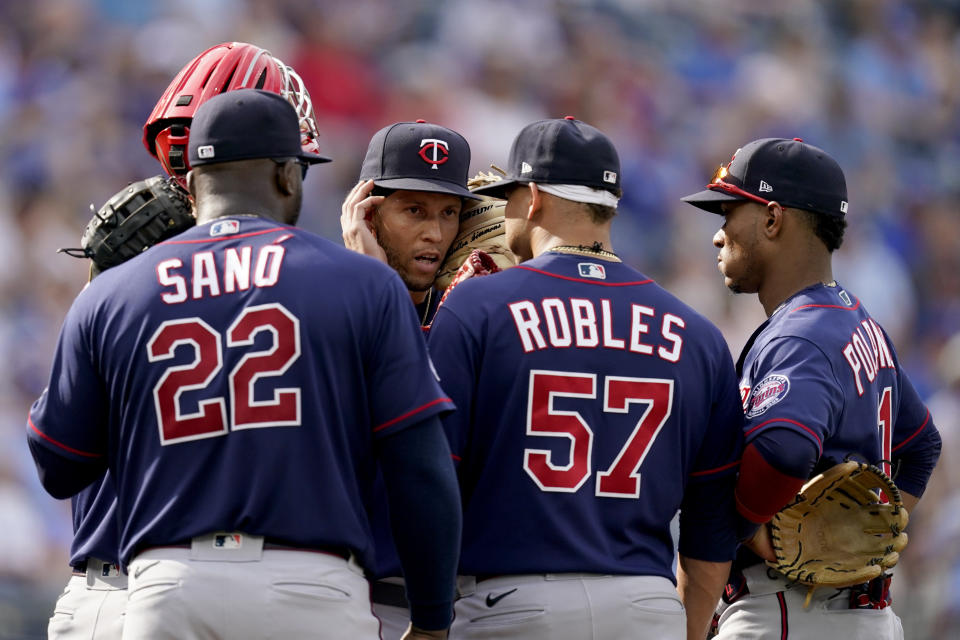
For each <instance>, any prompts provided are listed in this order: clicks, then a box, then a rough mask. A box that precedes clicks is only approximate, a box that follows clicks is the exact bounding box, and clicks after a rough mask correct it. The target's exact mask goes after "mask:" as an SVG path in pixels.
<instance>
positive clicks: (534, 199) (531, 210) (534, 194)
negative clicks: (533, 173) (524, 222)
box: [527, 182, 543, 220]
mask: <svg viewBox="0 0 960 640" xmlns="http://www.w3.org/2000/svg"><path fill="white" fill-rule="evenodd" d="M527 188H528V189H530V204H529V206H528V207H527V219H528V220H530V219H532V218H533V216H534V215H535V214H536V213H537V211H539V210H540V206H541V205H542V203H543V199H542V198H541V197H540V189H538V188H537V183H536V182H528V183H527Z"/></svg>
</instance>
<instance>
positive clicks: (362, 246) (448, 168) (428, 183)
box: [340, 120, 479, 326]
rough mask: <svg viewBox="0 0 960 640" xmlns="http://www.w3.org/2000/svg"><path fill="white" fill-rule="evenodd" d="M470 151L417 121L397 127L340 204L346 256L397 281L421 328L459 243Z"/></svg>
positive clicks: (374, 144)
mask: <svg viewBox="0 0 960 640" xmlns="http://www.w3.org/2000/svg"><path fill="white" fill-rule="evenodd" d="M469 169H470V145H468V144H467V141H466V140H465V139H464V138H463V136H461V135H460V134H459V133H457V132H456V131H453V130H451V129H447V128H446V127H442V126H440V125H438V124H432V123H429V122H425V121H423V120H417V121H416V122H397V123H395V124H392V125H389V126H387V127H384V128H383V129H380V130H379V131H378V132H377V133H375V134H374V135H373V138H372V139H371V140H370V144H369V146H368V147H367V154H366V157H365V158H364V160H363V165H362V166H361V168H360V182H359V183H358V184H357V185H356V186H355V187H354V188H353V189H352V190H351V191H350V193H349V194H347V197H346V199H344V201H343V207H342V215H341V217H340V225H341V227H342V230H343V242H344V244H345V245H346V246H347V248H349V249H353V250H354V251H357V252H359V253H363V254H366V255H369V256H372V257H374V258H377V259H378V260H381V261H383V262H386V263H387V264H389V265H390V266H391V267H393V269H394V270H395V271H396V272H397V273H398V274H399V275H400V278H401V280H403V282H404V283H405V284H406V285H407V289H408V290H409V291H410V298H411V299H412V300H413V302H414V304H415V305H416V307H417V314H418V315H419V317H420V321H421V324H422V325H423V326H427V325H429V324H430V322H431V320H432V319H433V314H434V313H435V312H436V308H437V304H438V303H439V301H440V296H439V294H438V293H437V292H435V291H434V280H435V279H436V277H437V272H438V271H439V270H440V266H441V265H442V263H443V259H444V257H445V256H446V255H447V250H448V249H450V245H451V244H452V243H453V240H454V238H455V237H456V235H457V229H458V227H459V222H460V210H461V209H462V208H463V204H464V200H471V201H473V200H479V198H478V197H477V196H475V195H474V194H473V193H471V192H470V191H469V190H468V189H467V174H468V171H469Z"/></svg>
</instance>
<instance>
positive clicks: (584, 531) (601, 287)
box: [428, 118, 743, 640]
mask: <svg viewBox="0 0 960 640" xmlns="http://www.w3.org/2000/svg"><path fill="white" fill-rule="evenodd" d="M507 166H508V172H507V176H506V177H505V178H504V179H503V180H501V181H500V182H498V183H495V184H493V185H490V186H489V187H485V188H481V189H478V190H477V191H478V192H479V193H484V194H486V193H492V194H493V195H500V196H505V197H506V198H507V203H506V225H507V229H506V235H507V240H508V242H509V245H510V248H511V249H512V250H513V251H514V252H515V253H516V254H517V256H518V257H520V258H521V259H523V260H524V261H523V262H521V263H520V264H519V265H517V266H516V267H513V268H510V269H507V270H505V271H503V272H501V273H494V274H492V275H488V276H485V277H483V278H470V279H467V280H465V281H463V282H461V283H460V284H459V285H457V287H456V288H455V289H454V290H453V291H452V292H450V293H449V295H448V296H447V298H446V300H445V301H444V303H443V305H442V306H441V307H440V309H439V310H438V311H437V315H436V318H435V319H434V323H433V327H432V328H431V330H430V334H429V336H428V345H429V347H430V352H431V353H432V354H434V356H435V364H436V368H437V373H438V374H439V376H440V384H441V385H442V386H443V388H444V389H445V390H446V391H447V393H449V394H450V396H451V399H453V400H454V402H455V403H456V405H457V411H455V412H454V413H452V414H450V415H449V416H447V417H445V418H444V428H445V429H446V431H447V436H448V438H449V439H450V446H451V449H452V451H453V454H454V455H455V456H456V460H457V461H458V462H457V464H458V465H459V469H458V477H459V479H460V486H461V493H462V494H463V496H464V527H463V531H464V535H463V544H462V551H461V557H460V571H461V573H462V574H463V575H462V577H461V580H460V582H461V593H462V594H463V597H462V598H460V599H459V600H457V603H456V616H455V620H454V626H453V628H452V630H451V635H452V636H453V637H470V638H473V637H476V638H481V637H488V636H487V634H489V633H491V631H490V630H491V629H492V628H496V635H497V637H499V638H523V639H524V640H531V639H532V640H548V639H549V640H567V639H569V640H582V639H583V638H630V637H644V638H683V637H689V638H703V637H705V636H706V633H707V627H708V626H709V622H710V619H711V617H712V615H713V608H714V606H715V604H716V600H717V599H718V598H719V597H720V594H721V592H722V590H723V585H724V582H725V580H726V576H727V573H728V571H729V566H730V560H731V559H732V558H733V554H734V550H735V547H736V530H735V523H736V520H735V508H734V505H733V484H734V482H735V476H736V461H737V459H738V458H739V454H740V442H741V440H742V433H741V429H740V425H741V422H742V419H743V416H742V413H741V411H740V404H739V398H738V396H737V386H736V378H735V376H734V369H733V360H732V358H731V357H730V352H729V350H728V349H727V346H726V344H725V342H724V340H723V337H722V336H721V334H720V332H719V330H718V329H717V328H716V327H715V326H713V325H712V324H710V322H708V321H707V320H706V319H705V318H703V317H702V316H700V315H699V314H697V313H696V312H695V311H693V310H692V309H691V308H690V307H689V306H687V305H685V304H684V303H683V302H681V301H680V300H678V299H677V298H676V297H675V296H673V295H671V294H670V293H668V292H667V291H665V290H664V289H662V288H661V287H660V286H658V285H657V284H656V283H655V282H653V280H651V279H650V278H648V277H647V276H645V275H643V274H642V273H640V272H639V271H637V270H636V269H634V268H633V267H631V266H629V265H627V264H624V263H623V262H622V261H621V259H620V257H619V256H618V255H617V254H616V252H615V251H614V247H613V246H612V244H611V238H612V228H613V225H614V224H615V222H616V215H617V203H618V198H619V196H620V193H621V191H620V190H621V184H623V182H624V177H623V175H622V173H621V168H620V161H619V157H618V154H617V150H616V148H615V147H614V145H613V143H612V142H611V141H610V139H609V138H608V137H607V136H606V135H605V134H604V133H603V132H601V131H599V130H598V129H597V128H596V127H593V126H591V125H589V124H587V123H584V122H581V121H579V120H576V119H575V118H558V119H551V120H542V121H538V122H534V123H532V124H530V125H528V126H526V127H524V128H523V129H522V130H521V131H520V132H519V134H518V135H517V137H516V139H515V141H514V143H513V147H512V149H511V151H510V156H509V161H508V165H507ZM678 511H680V538H679V550H680V560H679V573H678V574H675V573H674V569H673V565H674V561H675V558H676V552H675V549H674V545H673V539H672V537H671V533H670V531H671V521H672V520H673V518H674V515H675V514H676V513H677V512H678ZM678 582H679V584H678ZM678 586H679V592H678ZM685 618H686V620H685ZM501 621H502V622H501Z"/></svg>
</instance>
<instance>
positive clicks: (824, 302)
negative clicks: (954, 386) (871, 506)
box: [740, 284, 939, 496]
mask: <svg viewBox="0 0 960 640" xmlns="http://www.w3.org/2000/svg"><path fill="white" fill-rule="evenodd" d="M751 343H752V344H750V343H748V345H747V347H746V348H745V349H744V352H745V353H744V355H743V357H742V362H741V380H740V392H741V396H742V398H743V403H744V412H745V413H746V424H745V427H744V429H745V435H746V441H747V442H748V443H749V442H750V441H751V440H753V439H754V438H757V437H758V436H760V435H761V434H765V437H772V438H774V439H775V438H776V437H777V433H776V432H775V431H774V430H775V429H787V430H790V431H792V432H794V433H796V434H800V435H801V436H803V437H804V438H807V439H808V440H809V441H810V442H812V443H813V445H814V446H815V447H816V449H817V451H818V453H819V456H820V461H821V462H820V464H819V465H818V466H817V467H816V469H815V471H816V472H819V471H821V470H822V469H823V468H825V467H827V466H832V465H834V464H837V463H838V462H842V461H843V460H844V459H845V458H846V457H847V456H848V455H851V454H853V456H854V458H855V459H858V460H861V461H865V462H869V463H873V464H878V463H881V461H885V462H883V463H882V466H883V468H884V470H885V471H886V472H887V473H888V474H889V473H890V472H891V465H890V462H891V461H894V460H899V459H910V458H911V457H916V456H917V454H919V457H921V458H927V457H928V456H926V455H925V454H923V452H922V450H923V449H924V448H929V447H931V446H936V447H939V436H938V435H937V432H936V427H935V426H934V425H933V423H932V421H931V420H930V413H929V411H927V408H926V406H925V405H924V404H923V402H922V401H921V400H920V398H919V396H918V395H917V392H916V391H915V390H914V388H913V386H912V384H911V383H910V380H909V378H908V377H907V376H906V374H904V372H903V370H902V369H901V368H900V362H899V360H898V359H897V353H896V351H895V350H894V348H893V344H892V342H891V341H890V339H889V337H888V336H887V334H886V332H885V331H884V330H883V329H882V328H881V327H880V325H879V324H878V323H877V321H876V320H874V319H873V318H872V317H870V314H869V313H867V310H866V309H865V308H864V306H863V305H862V304H861V303H860V301H859V300H858V299H857V298H856V297H854V296H853V295H852V294H850V293H848V292H847V291H845V290H844V289H843V288H842V287H841V286H840V285H835V286H827V285H823V284H816V285H814V286H811V287H808V288H806V289H803V290H802V291H799V292H798V293H796V294H795V295H793V296H791V297H790V298H789V299H787V300H786V301H785V302H784V303H783V304H782V305H780V307H778V308H777V309H776V310H775V311H774V312H773V313H772V314H771V316H770V317H769V318H768V319H767V321H766V322H765V323H764V324H762V325H761V326H760V328H758V329H757V331H756V332H755V333H754V336H753V338H751ZM934 441H935V442H936V444H932V443H933V442H934ZM935 461H936V456H934V457H933V458H932V462H935ZM922 466H924V467H926V468H924V469H910V468H904V469H903V471H904V473H903V474H902V475H899V476H897V477H896V480H897V485H898V486H899V487H900V488H901V489H903V490H905V491H907V492H908V493H911V494H913V495H916V496H920V495H922V494H923V489H924V485H925V484H926V480H927V477H929V473H930V471H932V469H933V465H932V463H931V464H929V465H927V464H926V463H924V464H923V465H922ZM908 467H909V465H908Z"/></svg>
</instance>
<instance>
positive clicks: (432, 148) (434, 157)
mask: <svg viewBox="0 0 960 640" xmlns="http://www.w3.org/2000/svg"><path fill="white" fill-rule="evenodd" d="M420 157H421V158H423V161H424V162H426V163H427V164H431V165H433V166H432V167H430V168H431V169H436V168H437V165H440V164H443V163H444V162H446V161H447V160H448V159H449V158H450V146H449V145H448V144H447V143H446V141H445V140H438V139H437V138H424V139H423V140H421V141H420Z"/></svg>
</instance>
